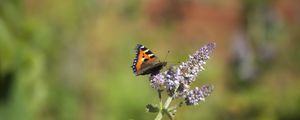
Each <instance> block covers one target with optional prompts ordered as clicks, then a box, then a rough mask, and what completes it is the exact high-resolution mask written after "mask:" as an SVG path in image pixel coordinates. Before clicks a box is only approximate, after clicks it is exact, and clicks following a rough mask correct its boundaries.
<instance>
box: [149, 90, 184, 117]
mask: <svg viewBox="0 0 300 120" xmlns="http://www.w3.org/2000/svg"><path fill="white" fill-rule="evenodd" d="M178 87H179V85H178V86H176V88H175V90H174V95H173V96H172V97H170V96H169V97H168V99H167V100H166V101H165V103H164V105H163V104H162V98H161V92H162V91H160V90H158V97H159V112H158V114H157V115H156V117H155V119H154V120H161V119H162V117H163V113H164V112H167V114H168V111H166V110H168V107H169V105H170V104H171V102H172V100H173V97H174V96H175V95H176V92H177V89H178ZM168 116H169V118H170V120H173V116H172V115H168Z"/></svg>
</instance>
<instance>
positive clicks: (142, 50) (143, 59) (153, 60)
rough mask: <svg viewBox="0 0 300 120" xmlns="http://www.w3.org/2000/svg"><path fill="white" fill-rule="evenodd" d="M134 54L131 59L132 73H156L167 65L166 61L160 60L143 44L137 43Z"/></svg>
mask: <svg viewBox="0 0 300 120" xmlns="http://www.w3.org/2000/svg"><path fill="white" fill-rule="evenodd" d="M135 49H136V53H135V54H136V56H135V58H134V60H133V64H132V70H133V73H134V74H135V75H136V76H138V75H147V74H152V75H154V74H157V73H159V71H160V70H161V69H162V68H163V67H164V66H166V65H167V62H160V61H159V59H158V57H156V56H155V55H154V54H153V52H151V51H150V50H149V49H148V48H146V47H145V46H144V45H140V44H137V46H136V48H135Z"/></svg>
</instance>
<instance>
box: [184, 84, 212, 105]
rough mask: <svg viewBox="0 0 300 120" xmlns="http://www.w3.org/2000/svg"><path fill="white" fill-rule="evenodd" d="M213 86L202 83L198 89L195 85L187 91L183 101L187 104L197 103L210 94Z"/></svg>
mask: <svg viewBox="0 0 300 120" xmlns="http://www.w3.org/2000/svg"><path fill="white" fill-rule="evenodd" d="M213 88H214V87H213V86H212V85H203V86H202V87H201V88H200V89H199V88H198V87H196V88H195V89H194V90H191V91H189V92H188V93H187V95H186V97H185V103H186V104H187V105H198V103H199V102H201V101H204V100H205V98H206V97H207V96H209V95H210V94H211V92H212V91H213Z"/></svg>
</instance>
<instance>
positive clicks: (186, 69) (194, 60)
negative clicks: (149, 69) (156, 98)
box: [150, 43, 216, 104]
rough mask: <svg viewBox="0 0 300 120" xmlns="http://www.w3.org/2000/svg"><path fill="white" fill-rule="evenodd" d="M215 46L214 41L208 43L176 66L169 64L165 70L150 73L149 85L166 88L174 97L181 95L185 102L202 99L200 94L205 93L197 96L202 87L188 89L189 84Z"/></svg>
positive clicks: (195, 101)
mask: <svg viewBox="0 0 300 120" xmlns="http://www.w3.org/2000/svg"><path fill="white" fill-rule="evenodd" d="M215 46H216V44H215V43H209V44H207V45H205V46H203V47H202V48H200V49H199V50H197V51H196V52H195V53H194V54H193V55H190V56H189V59H188V60H187V61H186V62H183V63H181V64H180V65H179V66H178V67H175V66H171V67H170V68H169V69H168V70H167V71H165V72H162V73H159V74H156V75H152V76H151V77H150V85H151V87H152V88H154V89H157V90H163V89H166V90H167V92H168V95H169V96H172V97H174V98H175V97H183V98H185V99H186V103H187V104H188V103H189V104H194V103H198V102H199V101H201V100H202V99H204V97H202V96H205V95H206V94H204V93H203V94H202V93H201V95H202V96H201V97H200V96H199V95H200V93H199V92H200V91H201V90H202V88H201V89H200V90H199V89H198V88H196V89H195V90H194V91H190V90H189V88H190V84H191V83H192V82H194V81H195V80H196V77H197V75H198V74H199V72H200V71H203V70H204V67H203V65H205V64H206V62H205V61H206V60H208V59H209V55H210V54H211V52H212V50H213V49H214V48H215ZM203 89H204V88H203ZM205 93H208V92H205Z"/></svg>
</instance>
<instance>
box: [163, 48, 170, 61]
mask: <svg viewBox="0 0 300 120" xmlns="http://www.w3.org/2000/svg"><path fill="white" fill-rule="evenodd" d="M169 53H170V50H168V53H167V54H166V56H165V58H164V61H166V59H167V57H168V55H169Z"/></svg>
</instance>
